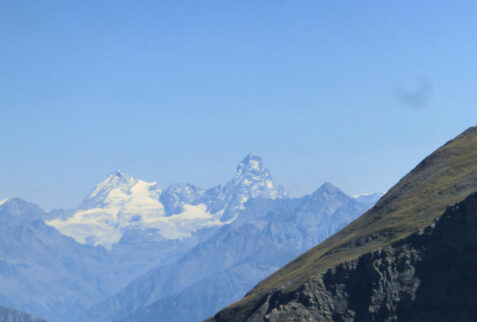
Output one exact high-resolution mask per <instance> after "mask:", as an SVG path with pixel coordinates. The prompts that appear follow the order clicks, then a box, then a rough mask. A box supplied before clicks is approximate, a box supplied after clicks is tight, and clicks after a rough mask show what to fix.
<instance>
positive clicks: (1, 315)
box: [0, 305, 46, 322]
mask: <svg viewBox="0 0 477 322" xmlns="http://www.w3.org/2000/svg"><path fill="white" fill-rule="evenodd" d="M0 321H2V322H46V320H43V319H40V318H37V317H35V316H33V315H30V314H28V313H24V312H22V311H18V310H14V309H10V308H8V307H5V306H1V305H0Z"/></svg>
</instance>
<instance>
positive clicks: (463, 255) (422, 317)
mask: <svg viewBox="0 0 477 322" xmlns="http://www.w3.org/2000/svg"><path fill="white" fill-rule="evenodd" d="M476 318H477V193H474V194H471V195H470V196H469V197H467V198H466V199H465V200H464V201H463V202H461V203H458V204H456V205H454V206H452V207H449V208H448V209H447V210H446V211H445V213H444V214H443V215H442V216H441V217H440V218H438V219H437V220H436V222H435V223H433V224H431V225H430V226H427V227H426V228H424V229H421V230H420V231H418V232H416V233H414V234H412V235H410V236H409V237H407V238H404V239H401V240H399V241H397V242H395V243H393V244H392V245H391V246H388V247H385V248H381V249H378V250H376V251H374V252H371V253H368V254H365V255H362V256H361V257H359V258H357V259H355V260H352V261H348V262H344V263H342V264H339V265H337V266H335V267H333V268H332V269H329V270H327V271H326V272H325V273H323V274H319V275H316V276H314V277H313V278H311V279H309V280H308V281H306V282H305V283H304V284H303V285H302V286H301V287H300V288H299V289H297V290H295V291H292V292H287V290H286V287H283V288H281V289H276V290H274V291H273V292H271V293H269V294H267V295H266V296H264V297H263V298H262V300H261V301H260V302H259V304H258V306H256V307H255V309H254V310H253V312H252V314H251V315H249V316H248V317H247V319H246V320H247V321H475V320H476ZM215 319H216V320H219V321H220V314H218V315H217V316H215Z"/></svg>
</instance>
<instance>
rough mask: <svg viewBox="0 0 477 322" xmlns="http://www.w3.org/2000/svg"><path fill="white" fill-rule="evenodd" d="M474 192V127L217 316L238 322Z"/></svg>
mask: <svg viewBox="0 0 477 322" xmlns="http://www.w3.org/2000/svg"><path fill="white" fill-rule="evenodd" d="M475 191H477V127H472V128H469V129H468V130H466V131H465V132H464V133H462V134H461V135H459V136H458V137H456V138H455V139H453V140H451V141H449V142H448V143H446V144H445V145H444V146H442V147H441V148H439V149H438V150H436V151H435V152H434V153H432V154H431V155H430V156H428V157H427V158H425V159H424V160H423V161H422V162H421V163H420V164H419V165H418V166H417V167H416V168H414V169H413V170H412V171H411V172H410V173H409V174H407V175H406V176H405V177H404V178H402V179H401V180H400V181H399V182H398V183H397V184H396V185H395V186H394V187H393V188H392V189H391V190H389V192H388V193H387V194H386V195H385V196H383V198H381V200H380V201H379V202H378V203H377V204H376V206H374V207H373V208H372V209H370V210H369V211H367V212H366V213H365V214H363V215H362V216H361V217H359V218H358V219H356V220H355V221H354V222H352V223H351V224H349V225H348V226H346V227H345V228H343V229H342V230H341V231H339V232H338V233H336V234H335V235H333V236H332V237H330V238H329V239H327V240H325V241H324V242H322V243H321V244H319V245H317V246H315V247H314V248H312V249H311V250H309V251H308V252H306V253H304V254H303V255H301V256H299V257H298V258H296V259H295V260H293V261H292V262H290V263H289V264H287V265H286V266H284V267H283V268H282V269H280V270H279V271H278V272H276V273H274V274H272V275H271V276H269V277H268V278H266V279H265V280H263V281H262V282H260V283H259V284H258V285H257V286H255V288H253V289H252V291H250V292H249V293H248V294H247V296H246V297H244V298H243V299H242V300H240V301H238V302H236V303H234V304H232V305H231V306H229V307H227V308H226V309H224V310H223V311H221V312H219V314H218V315H216V318H217V319H218V320H228V321H229V320H230V321H241V320H244V319H245V318H246V317H247V316H248V315H249V314H250V313H251V312H252V311H253V309H254V308H255V307H256V306H257V305H258V304H259V303H260V302H261V300H262V298H263V296H264V295H266V294H267V293H269V292H270V291H271V290H273V289H275V288H281V289H283V290H284V291H285V292H289V291H294V290H296V289H297V288H298V287H299V286H300V285H302V284H303V283H304V282H305V281H306V280H308V279H310V278H311V277H312V276H313V275H315V274H318V273H323V272H325V271H326V270H327V269H329V268H331V267H333V266H335V265H337V264H339V263H342V262H345V261H348V260H351V259H355V258H357V257H359V256H360V255H363V254H365V253H368V252H370V251H373V250H376V249H377V248H379V247H383V246H386V245H389V244H390V243H392V242H394V241H396V240H398V239H401V238H403V237H406V236H408V235H410V234H411V233H413V232H415V231H416V230H418V229H419V228H422V227H424V226H426V225H428V224H430V223H431V222H432V221H433V220H434V219H435V218H436V217H438V216H440V215H441V214H442V213H443V212H444V210H445V208H446V207H447V206H449V205H452V204H455V203H457V202H459V201H461V200H463V199H464V198H465V197H467V196H468V195H469V194H470V193H472V192H475Z"/></svg>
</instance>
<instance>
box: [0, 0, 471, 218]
mask: <svg viewBox="0 0 477 322" xmlns="http://www.w3.org/2000/svg"><path fill="white" fill-rule="evenodd" d="M476 17H477V2H475V1H436V0H433V1H381V0H379V1H354V0H353V1H318V0H313V1H307V0H300V1H291V0H289V1H287V0H281V1H280V0H263V1H257V0H253V1H248V0H241V1H223V0H220V1H219V0H217V1H209V0H204V1H180V0H174V1H157V0H156V1H118V0H115V1H97V0H95V1H84V0H83V1H67V0H61V1H59V0H58V1H51V0H44V1H33V0H30V1H22V0H11V1H7V0H0V147H1V150H0V151H1V153H0V199H3V198H7V197H13V196H19V197H22V198H25V199H27V200H29V201H33V202H37V203H39V204H40V205H41V206H42V207H44V208H45V209H51V208H58V207H73V206H76V205H77V204H78V203H79V202H80V201H81V200H82V198H84V197H85V195H86V194H87V193H88V192H89V190H90V189H91V188H92V187H93V186H94V185H95V184H96V183H97V182H99V181H101V180H102V179H103V178H104V177H105V176H106V175H108V174H109V173H110V172H112V171H114V170H116V169H122V170H123V171H125V172H127V173H129V174H130V175H133V176H137V177H140V178H142V179H144V180H149V181H158V182H159V183H160V184H161V185H162V186H163V187H166V186H167V185H168V184H170V183H173V182H188V183H193V184H197V185H199V186H202V187H204V188H207V187H211V186H214V185H216V184H219V183H224V182H226V181H227V180H229V179H231V178H232V176H233V174H234V172H235V167H236V165H237V163H238V162H239V161H240V160H241V159H242V158H243V157H244V156H245V154H246V153H248V152H252V151H253V152H257V153H259V154H260V155H261V156H262V157H263V159H264V161H265V164H266V166H267V167H268V168H269V169H270V170H271V173H272V176H273V177H274V179H275V181H277V182H278V183H281V184H283V185H284V186H285V188H287V189H288V190H289V191H291V192H292V193H294V194H296V195H300V194H304V193H308V192H312V191H313V190H315V189H316V188H317V187H318V186H319V185H320V184H321V183H323V182H324V181H329V182H332V183H333V184H335V185H336V186H338V187H340V188H341V189H343V190H344V191H345V192H347V193H350V194H356V193H362V192H374V191H384V190H387V189H388V188H389V187H391V186H392V185H393V184H394V183H396V182H397V180H398V179H399V178H400V177H401V176H403V175H404V174H405V173H407V172H408V171H409V170H410V169H411V168H412V167H414V166H415V165H416V164H417V163H418V162H419V161H420V160H421V159H422V158H423V157H425V156H426V155H427V154H429V153H430V152H431V151H433V150H434V149H435V148H437V147H438V146H440V145H441V144H443V143H445V141H447V140H448V139H450V138H452V137H453V136H455V135H457V134H458V133H460V132H461V131H463V130H464V129H466V128H467V127H469V126H471V125H474V124H477V104H476V103H477V19H476Z"/></svg>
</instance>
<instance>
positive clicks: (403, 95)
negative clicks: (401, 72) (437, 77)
mask: <svg viewBox="0 0 477 322" xmlns="http://www.w3.org/2000/svg"><path fill="white" fill-rule="evenodd" d="M432 94H433V88H432V84H431V82H430V81H429V80H428V79H426V78H419V79H417V80H416V81H414V83H413V84H411V85H408V86H400V87H397V88H396V89H395V95H396V97H397V98H398V99H399V101H401V102H402V103H404V104H405V105H407V106H408V107H411V108H423V107H425V106H427V105H428V104H429V102H430V100H431V99H432Z"/></svg>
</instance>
